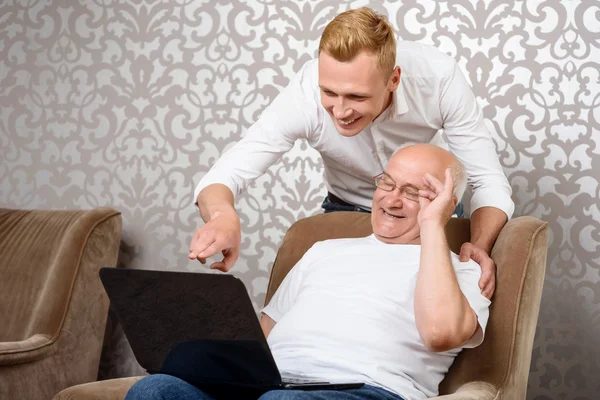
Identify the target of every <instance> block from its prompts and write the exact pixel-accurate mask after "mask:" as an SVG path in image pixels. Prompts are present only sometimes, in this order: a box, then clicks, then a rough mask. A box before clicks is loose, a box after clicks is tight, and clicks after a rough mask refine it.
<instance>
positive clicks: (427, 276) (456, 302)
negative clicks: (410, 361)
mask: <svg viewBox="0 0 600 400" xmlns="http://www.w3.org/2000/svg"><path fill="white" fill-rule="evenodd" d="M414 300H415V303H414V304H415V306H414V307H415V321H416V324H417V329H418V330H419V334H420V335H421V338H422V340H423V342H424V343H425V345H426V347H428V348H429V349H431V350H432V351H445V350H449V349H451V348H455V347H457V346H459V345H460V344H462V343H464V342H465V341H467V340H468V339H469V338H470V337H471V335H472V334H473V332H474V331H475V328H476V326H477V325H476V318H475V316H474V313H473V310H472V309H471V307H470V305H469V303H468V301H467V299H466V298H465V296H464V295H463V293H462V291H461V290H460V286H459V285H458V281H457V279H456V274H455V272H454V268H453V266H452V261H451V259H450V250H449V249H448V244H447V241H446V236H445V233H444V228H443V226H441V225H440V224H429V225H424V226H422V227H421V260H420V266H419V273H418V276H417V284H416V288H415V299H414Z"/></svg>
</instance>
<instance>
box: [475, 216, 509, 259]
mask: <svg viewBox="0 0 600 400" xmlns="http://www.w3.org/2000/svg"><path fill="white" fill-rule="evenodd" d="M507 220H508V218H507V217H506V213H504V211H502V210H500V209H498V208H495V207H481V208H478V209H477V210H475V211H474V212H473V213H472V214H471V244H473V245H474V246H476V247H479V248H480V249H482V250H484V251H485V252H486V253H487V254H488V255H489V254H490V252H491V251H492V247H493V246H494V243H495V242H496V238H497V237H498V235H499V234H500V231H501V230H502V227H504V225H505V224H506V222H507Z"/></svg>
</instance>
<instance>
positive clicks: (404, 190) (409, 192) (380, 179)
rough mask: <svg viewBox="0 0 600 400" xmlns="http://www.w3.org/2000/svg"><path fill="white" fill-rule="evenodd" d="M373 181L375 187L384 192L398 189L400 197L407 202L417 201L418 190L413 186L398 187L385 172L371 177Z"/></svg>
mask: <svg viewBox="0 0 600 400" xmlns="http://www.w3.org/2000/svg"><path fill="white" fill-rule="evenodd" d="M373 180H375V186H377V187H378V188H379V189H381V190H385V191H386V192H391V191H393V190H394V189H396V188H398V189H400V195H401V196H402V197H404V198H405V199H407V200H410V201H419V190H418V189H416V188H415V187H413V186H407V185H404V186H398V185H396V182H394V180H393V179H392V177H391V176H389V175H388V174H386V173H385V172H382V173H380V174H379V175H375V176H374V177H373Z"/></svg>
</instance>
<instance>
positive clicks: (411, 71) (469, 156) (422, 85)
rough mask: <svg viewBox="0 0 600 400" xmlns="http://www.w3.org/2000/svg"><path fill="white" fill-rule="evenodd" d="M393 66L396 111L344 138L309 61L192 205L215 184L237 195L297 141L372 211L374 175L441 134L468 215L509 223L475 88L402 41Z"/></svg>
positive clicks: (503, 184)
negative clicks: (502, 217)
mask: <svg viewBox="0 0 600 400" xmlns="http://www.w3.org/2000/svg"><path fill="white" fill-rule="evenodd" d="M396 64H397V65H399V66H400V67H401V68H402V75H401V77H400V86H399V87H398V89H397V90H396V92H395V95H394V97H393V102H392V104H391V106H390V107H389V108H388V109H387V110H386V111H384V112H383V113H382V114H381V115H380V116H379V117H377V119H376V120H375V121H374V122H372V123H371V124H370V125H369V126H367V127H366V128H365V129H363V131H362V132H361V133H360V134H358V135H356V136H352V137H344V136H342V135H340V134H339V133H338V131H337V129H336V127H335V125H334V123H333V121H332V119H331V117H330V116H329V115H328V114H327V111H326V110H325V109H324V108H323V106H322V105H321V100H320V91H319V71H318V60H317V59H315V60H310V61H308V62H307V63H306V64H305V65H304V66H303V67H302V69H301V70H300V71H299V72H298V74H297V75H296V76H295V77H293V78H292V79H291V80H290V83H289V85H288V86H287V87H286V88H285V89H284V90H282V91H281V93H279V95H278V96H277V98H275V99H274V100H273V102H272V103H271V104H270V105H269V106H268V107H267V108H266V109H265V110H264V111H263V113H262V115H261V117H260V118H259V119H258V121H256V122H255V123H254V124H253V125H252V126H251V127H250V128H248V130H247V131H246V133H245V134H244V137H243V138H242V140H240V141H239V142H238V143H237V144H236V145H235V146H233V147H232V148H231V149H229V150H228V151H227V152H226V153H224V154H223V155H222V156H221V158H220V159H219V160H218V161H217V163H216V164H215V165H214V166H213V167H212V168H211V170H210V171H209V172H208V173H207V174H206V175H204V177H203V178H202V180H201V181H200V182H199V183H198V185H197V187H196V190H195V191H194V202H195V201H196V199H197V198H198V193H200V191H201V190H202V189H203V188H205V187H206V186H208V185H211V184H213V183H222V184H224V185H226V186H228V187H229V188H230V189H231V191H232V192H233V194H234V195H235V196H237V195H238V194H239V193H241V191H242V190H244V189H245V188H246V187H247V186H248V185H249V184H250V182H252V181H253V180H254V179H256V178H258V177H259V176H261V175H262V174H263V173H264V172H265V171H266V170H267V168H269V166H271V165H273V164H274V163H275V162H276V161H277V160H278V159H279V158H280V157H281V156H282V155H283V154H284V153H285V152H287V151H288V150H290V149H291V148H292V147H293V146H294V143H295V142H296V140H299V139H305V140H306V141H307V142H308V144H309V145H310V146H311V147H313V148H314V149H316V150H317V151H318V152H319V153H320V154H321V157H322V159H323V165H324V171H323V178H324V181H325V186H326V187H327V190H328V191H329V192H331V193H333V194H334V195H336V196H337V197H339V198H341V199H343V200H345V201H347V202H349V203H351V204H354V205H357V206H359V207H362V208H364V209H367V210H370V209H371V201H372V199H373V191H374V190H375V185H374V184H373V179H372V177H373V176H375V175H377V174H379V173H381V172H383V171H384V169H385V167H386V166H387V164H388V161H389V159H390V157H391V156H392V154H393V153H394V152H395V151H396V150H398V148H400V146H401V145H403V144H406V143H408V142H416V143H428V142H432V141H434V140H435V139H436V138H439V133H440V132H443V136H444V138H445V141H446V142H447V147H448V149H449V150H450V151H451V152H452V153H453V154H454V155H456V157H457V158H458V159H459V160H460V161H461V162H462V164H463V165H464V166H465V170H466V172H467V178H468V182H469V185H470V186H471V188H472V189H473V196H472V197H471V212H473V211H475V210H476V209H478V208H480V207H496V208H499V209H501V210H503V211H504V212H505V213H506V215H507V216H508V218H510V217H511V216H512V214H513V210H514V203H513V201H512V199H511V197H510V196H511V188H510V185H509V184H508V180H507V179H506V176H505V175H504V171H503V170H502V166H501V165H500V162H499V160H498V154H497V152H496V146H495V145H494V141H493V140H492V136H491V135H490V133H489V131H488V129H487V127H486V126H485V122H484V119H483V114H482V112H481V109H480V108H479V106H478V104H477V101H476V99H475V96H474V95H473V90H472V89H471V87H470V86H469V83H468V82H467V80H466V79H465V77H464V75H463V74H462V72H461V71H460V68H459V67H458V66H457V65H456V62H455V61H454V59H452V57H449V56H448V55H446V54H444V53H442V52H440V51H439V50H438V49H436V48H434V47H431V46H427V45H423V44H420V43H415V42H409V41H401V42H398V45H397V49H396ZM442 142H443V140H442ZM435 144H438V145H439V144H440V142H439V141H438V142H437V143H435ZM444 147H445V146H444Z"/></svg>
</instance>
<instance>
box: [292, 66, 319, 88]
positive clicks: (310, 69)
mask: <svg viewBox="0 0 600 400" xmlns="http://www.w3.org/2000/svg"><path fill="white" fill-rule="evenodd" d="M297 76H298V78H299V80H300V82H301V83H302V84H303V85H307V87H310V88H312V89H314V87H315V86H318V85H319V60H318V59H316V58H313V59H311V60H308V61H307V62H305V63H304V64H303V65H302V67H300V70H298V73H297Z"/></svg>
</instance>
